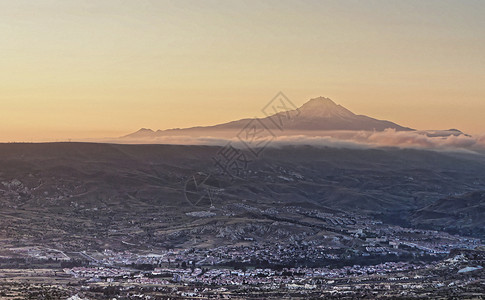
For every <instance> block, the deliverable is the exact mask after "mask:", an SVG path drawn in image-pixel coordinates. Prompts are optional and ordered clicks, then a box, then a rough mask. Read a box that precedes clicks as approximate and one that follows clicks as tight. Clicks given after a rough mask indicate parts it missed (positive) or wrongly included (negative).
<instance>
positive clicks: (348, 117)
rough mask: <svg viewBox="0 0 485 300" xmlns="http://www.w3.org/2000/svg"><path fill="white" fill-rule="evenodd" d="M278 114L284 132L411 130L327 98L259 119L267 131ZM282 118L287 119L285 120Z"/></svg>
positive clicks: (222, 127) (236, 125) (143, 132)
mask: <svg viewBox="0 0 485 300" xmlns="http://www.w3.org/2000/svg"><path fill="white" fill-rule="evenodd" d="M278 115H280V117H281V119H283V120H284V130H285V131H331V130H332V131H336V130H350V131H383V130H386V129H394V130H396V131H413V130H414V129H411V128H408V127H404V126H401V125H398V124H396V123H393V122H390V121H385V120H378V119H374V118H371V117H368V116H364V115H356V114H354V113H353V112H351V111H350V110H348V109H347V108H345V107H343V106H341V105H338V104H336V103H335V102H334V101H332V100H331V99H330V98H325V97H318V98H313V99H310V100H309V101H308V102H306V103H305V104H303V105H302V106H301V107H300V108H298V109H295V110H290V111H288V112H279V113H277V114H273V115H270V116H268V117H266V118H260V119H259V120H260V121H261V122H262V123H263V124H264V125H265V126H266V127H267V128H269V129H270V130H278V129H279V128H278V127H277V125H276V124H275V123H274V122H273V121H274V118H275V117H278ZM286 116H290V117H289V118H287V117H286ZM251 120H252V119H241V120H237V121H232V122H228V123H223V124H218V125H213V126H198V127H191V128H183V129H179V128H177V129H168V130H158V131H153V130H151V129H146V128H142V129H140V130H139V131H137V132H135V133H132V134H129V135H126V136H124V137H123V138H150V137H157V136H170V135H184V134H190V133H197V132H204V133H205V134H206V135H210V133H213V132H216V131H217V132H220V131H235V130H241V129H243V128H244V127H245V126H246V125H247V124H248V122H250V121H251Z"/></svg>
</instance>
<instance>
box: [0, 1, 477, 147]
mask: <svg viewBox="0 0 485 300" xmlns="http://www.w3.org/2000/svg"><path fill="white" fill-rule="evenodd" d="M484 11H485V1H446V0H440V1H387V0H385V1H384V0H383V1H340V0H339V1H284V0H279V1H231V0H229V1H226V0H223V1H210V0H207V1H143V0H138V1H112V0H102V1H100V0H96V1H73V0H62V1H57V0H56V1H54V0H39V1H26V0H18V1H1V2H0V37H1V39H0V70H1V72H0V103H1V110H0V141H27V142H28V141H43V140H49V141H50V140H67V139H70V138H71V139H80V138H102V137H112V136H120V135H124V134H127V133H130V132H133V131H136V130H138V129H139V128H141V127H147V128H152V129H166V128H173V127H189V126H195V125H210V124H215V123H221V122H226V121H230V120H234V119H240V118H243V117H254V116H262V115H263V114H262V113H261V111H260V110H261V108H262V107H263V106H264V105H265V104H266V103H267V102H268V101H269V100H271V99H272V97H273V96H274V95H275V94H276V93H277V92H278V91H283V92H284V93H285V94H286V95H287V96H288V97H289V98H290V99H292V101H293V102H294V103H295V104H297V105H301V104H303V103H304V102H305V101H307V100H308V99H310V98H312V97H316V96H326V97H329V98H332V99H333V100H334V101H335V102H337V103H339V104H341V105H343V106H345V107H347V108H348V109H350V110H352V111H353V112H355V113H358V114H366V115H369V116H372V117H376V118H382V119H388V120H392V121H394V122H397V123H399V124H401V125H404V126H409V127H413V128H416V129H448V128H458V129H461V130H463V131H466V132H468V133H471V134H480V133H484V132H485V128H484V127H485V126H484V125H485V120H484V116H485V101H484V100H485V84H484V82H485V18H483V12H484Z"/></svg>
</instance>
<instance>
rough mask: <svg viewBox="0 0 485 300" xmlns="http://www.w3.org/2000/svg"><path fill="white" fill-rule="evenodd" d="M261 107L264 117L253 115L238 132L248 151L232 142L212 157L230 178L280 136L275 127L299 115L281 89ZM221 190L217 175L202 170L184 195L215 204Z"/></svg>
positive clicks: (196, 202)
mask: <svg viewBox="0 0 485 300" xmlns="http://www.w3.org/2000/svg"><path fill="white" fill-rule="evenodd" d="M261 111H262V112H263V114H264V115H265V116H266V117H265V118H263V119H261V118H254V119H251V120H250V121H249V122H248V123H247V124H246V125H245V126H244V127H243V128H242V129H241V131H239V133H238V134H237V135H236V138H237V139H238V140H239V142H240V143H241V144H242V145H243V148H244V149H245V150H246V151H243V149H240V148H239V147H236V146H234V145H233V143H232V142H229V143H227V144H226V145H225V146H224V147H222V148H221V149H220V150H219V151H218V152H217V154H216V155H215V156H214V157H213V158H212V160H213V161H214V167H215V168H216V169H217V173H218V174H220V175H224V176H227V178H229V179H230V180H231V181H234V180H235V179H237V178H242V177H243V176H244V174H246V173H247V171H248V170H249V165H250V163H251V162H252V161H254V160H255V159H257V158H258V157H260V155H261V154H262V153H263V152H264V150H265V149H266V148H267V147H268V146H269V145H270V144H271V143H272V142H273V141H274V140H275V139H276V138H277V136H276V134H275V133H274V132H273V131H274V130H275V129H276V130H277V131H284V129H285V125H287V124H288V122H291V121H292V120H293V119H294V118H296V117H298V116H299V115H300V110H299V109H298V108H297V107H296V106H295V104H293V102H291V100H290V99H289V98H288V97H286V95H285V94H283V93H282V92H279V93H278V94H277V95H276V96H275V97H274V98H273V99H271V101H270V102H268V104H266V105H265V106H264V107H263V108H262V109H261ZM221 192H222V189H221V188H220V185H219V183H218V181H217V179H216V178H215V176H213V175H212V174H204V173H201V172H199V173H197V174H195V175H193V176H192V177H191V178H189V179H188V180H187V181H186V183H185V186H184V196H185V199H186V200H187V202H188V203H189V204H191V205H193V206H202V205H207V204H208V203H210V205H211V207H213V206H214V202H215V200H216V199H219V196H220V194H221Z"/></svg>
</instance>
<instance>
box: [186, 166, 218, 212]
mask: <svg viewBox="0 0 485 300" xmlns="http://www.w3.org/2000/svg"><path fill="white" fill-rule="evenodd" d="M221 191H222V189H221V188H220V185H219V182H218V181H217V180H216V179H215V178H214V177H213V176H211V174H205V173H202V172H198V173H196V174H194V175H192V176H191V177H190V178H189V179H188V180H187V181H186V182H185V185H184V196H185V200H187V202H188V203H189V204H190V205H192V206H199V205H200V206H202V205H204V206H206V205H210V207H213V206H214V202H215V200H216V199H217V197H218V196H219V194H220V193H221Z"/></svg>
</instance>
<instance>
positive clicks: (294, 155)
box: [0, 143, 485, 249]
mask: <svg viewBox="0 0 485 300" xmlns="http://www.w3.org/2000/svg"><path fill="white" fill-rule="evenodd" d="M219 150H220V147H208V146H173V145H112V144H82V143H52V144H2V145H0V182H1V186H0V207H1V213H2V218H1V220H0V230H1V231H0V239H2V240H3V244H4V246H6V245H10V246H15V245H17V246H18V245H19V244H21V245H26V244H27V245H29V244H31V245H35V244H48V245H51V246H55V247H59V248H69V249H76V248H78V247H81V246H84V247H85V246H86V245H90V246H91V247H94V248H98V247H99V248H101V249H102V248H107V247H111V248H112V247H121V248H123V247H132V246H129V245H137V246H138V247H147V248H150V247H153V246H158V247H177V246H182V247H187V245H191V246H197V245H199V246H204V245H206V246H207V245H210V246H217V245H221V244H231V243H234V241H238V240H242V239H244V238H251V239H253V240H255V241H278V240H285V239H289V238H291V239H301V238H304V239H306V238H310V237H311V236H312V235H313V234H315V238H318V236H319V235H318V234H319V233H318V232H319V230H324V231H323V232H322V233H320V234H325V233H324V232H327V231H329V230H330V232H338V228H337V229H335V228H334V227H332V228H330V227H325V226H323V225H319V224H320V223H318V222H320V221H318V218H317V219H315V218H314V217H311V218H310V219H308V218H309V217H308V216H310V215H315V214H316V215H319V214H321V213H323V214H342V215H343V214H345V213H352V214H354V215H372V216H375V217H377V218H380V219H382V220H384V221H385V222H393V223H396V222H400V223H402V224H406V223H409V222H410V220H411V219H410V218H411V215H412V214H413V213H414V212H415V211H417V210H419V209H423V208H425V207H427V206H429V205H433V204H434V203H435V202H436V201H437V200H440V199H442V198H444V197H446V195H449V194H455V193H465V192H472V191H475V190H483V189H485V162H484V159H483V157H481V156H475V155H469V154H449V153H439V152H431V151H422V150H399V149H367V150H361V149H335V148H316V147H311V146H298V147H291V146H288V147H283V148H278V149H276V148H274V149H272V148H268V149H267V150H266V151H265V152H264V153H263V155H262V156H261V158H259V159H256V160H254V161H252V162H251V163H250V164H249V165H248V168H247V169H246V170H244V171H243V172H241V174H240V176H239V177H237V178H231V177H229V176H227V175H224V174H218V173H217V168H216V167H215V166H214V161H213V158H214V157H215V155H217V153H218V151H219ZM209 173H212V174H213V175H212V178H213V181H214V182H215V184H214V185H217V187H219V188H220V190H219V192H220V194H219V195H218V197H214V199H212V200H213V201H212V203H211V202H210V201H209V200H210V199H208V198H207V197H205V198H204V199H202V201H201V202H200V203H198V204H197V206H193V205H191V203H189V202H187V200H186V198H185V196H184V195H185V193H184V186H185V183H186V182H188V181H190V180H191V179H192V178H193V177H194V176H201V174H209ZM211 204H212V207H211ZM396 216H399V218H397V217H396ZM424 217H425V216H424ZM455 217H456V216H453V218H455ZM458 217H459V216H458ZM465 217H466V215H465ZM352 218H353V217H352ZM433 220H434V219H433V218H430V219H429V220H428V221H429V222H428V223H429V224H428V225H430V226H431V227H433V226H435V225H436V226H438V227H437V228H440V227H439V226H441V224H442V221H441V220H440V221H439V222H437V223H435V222H434V221H433ZM453 220H455V219H453ZM317 221H318V222H317ZM278 222H283V224H286V225H284V226H282V225H281V224H279V225H278V224H277V223H278ZM315 222H317V223H318V224H317V223H315ZM312 224H313V225H312ZM477 224H478V223H477ZM315 226H316V227H315ZM322 226H323V227H322ZM308 230H309V231H308ZM336 230H337V231H336Z"/></svg>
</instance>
